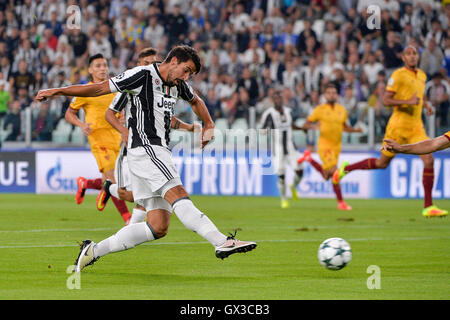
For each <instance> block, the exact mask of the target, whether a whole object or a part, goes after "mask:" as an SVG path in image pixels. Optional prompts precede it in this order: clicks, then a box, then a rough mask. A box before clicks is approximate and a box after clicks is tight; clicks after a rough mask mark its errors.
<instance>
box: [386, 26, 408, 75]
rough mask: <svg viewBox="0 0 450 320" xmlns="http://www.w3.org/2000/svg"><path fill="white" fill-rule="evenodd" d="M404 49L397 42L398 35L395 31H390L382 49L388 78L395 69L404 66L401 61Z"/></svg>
mask: <svg viewBox="0 0 450 320" xmlns="http://www.w3.org/2000/svg"><path fill="white" fill-rule="evenodd" d="M402 51H403V48H402V46H401V45H400V44H399V43H398V42H397V40H396V35H395V33H394V32H393V31H388V32H387V36H386V43H385V44H383V46H382V47H381V52H382V53H383V59H384V67H385V68H386V73H387V75H388V76H390V75H391V73H392V72H394V70H395V69H397V68H399V67H401V66H402V64H403V61H402V59H401V55H402Z"/></svg>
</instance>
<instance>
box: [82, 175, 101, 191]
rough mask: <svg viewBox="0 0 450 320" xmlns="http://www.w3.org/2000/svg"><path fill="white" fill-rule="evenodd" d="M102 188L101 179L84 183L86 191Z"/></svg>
mask: <svg viewBox="0 0 450 320" xmlns="http://www.w3.org/2000/svg"><path fill="white" fill-rule="evenodd" d="M101 188H102V179H100V178H98V179H88V180H87V181H86V189H95V190H100V189H101Z"/></svg>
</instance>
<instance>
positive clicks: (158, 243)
mask: <svg viewBox="0 0 450 320" xmlns="http://www.w3.org/2000/svg"><path fill="white" fill-rule="evenodd" d="M448 239H450V237H403V238H379V237H375V238H349V239H346V240H347V241H348V242H366V241H423V240H448ZM254 241H255V242H256V243H261V242H263V243H264V242H271V243H274V242H275V243H287V242H318V243H320V242H322V241H323V239H266V240H254ZM199 244H201V245H203V244H209V243H208V242H207V241H180V242H158V241H156V242H147V243H143V244H141V246H143V245H144V246H156V245H199ZM68 247H78V245H76V244H48V245H13V246H0V249H27V248H68Z"/></svg>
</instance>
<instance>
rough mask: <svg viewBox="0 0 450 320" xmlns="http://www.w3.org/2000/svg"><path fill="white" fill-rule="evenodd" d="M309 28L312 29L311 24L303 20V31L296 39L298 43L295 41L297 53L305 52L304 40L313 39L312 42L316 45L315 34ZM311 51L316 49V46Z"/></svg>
mask: <svg viewBox="0 0 450 320" xmlns="http://www.w3.org/2000/svg"><path fill="white" fill-rule="evenodd" d="M311 27H312V22H311V21H310V20H305V21H304V29H303V31H302V32H301V33H300V35H299V37H298V41H297V50H298V52H299V53H301V52H303V51H305V50H306V39H307V38H309V37H313V38H314V41H315V44H316V43H317V35H316V32H315V31H314V30H313V29H312V28H311ZM317 46H318V45H317ZM313 49H314V50H315V49H316V45H315V46H314V48H313Z"/></svg>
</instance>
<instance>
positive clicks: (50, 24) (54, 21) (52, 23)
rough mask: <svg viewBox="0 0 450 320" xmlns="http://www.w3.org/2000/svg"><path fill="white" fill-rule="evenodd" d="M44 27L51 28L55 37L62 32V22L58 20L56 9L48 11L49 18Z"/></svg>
mask: <svg viewBox="0 0 450 320" xmlns="http://www.w3.org/2000/svg"><path fill="white" fill-rule="evenodd" d="M45 28H46V29H50V30H52V31H53V34H54V35H55V36H56V37H59V36H60V35H61V34H62V33H63V27H62V23H61V22H60V21H58V13H57V12H56V11H52V12H51V13H50V20H48V21H47V22H46V23H45Z"/></svg>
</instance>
